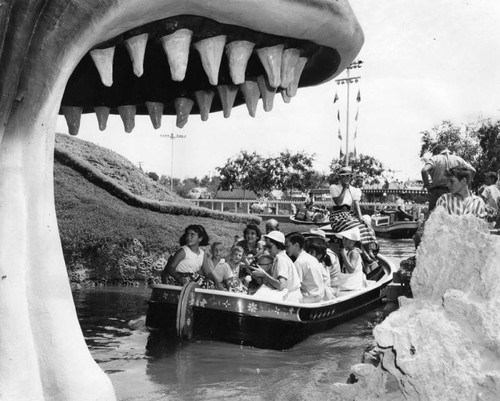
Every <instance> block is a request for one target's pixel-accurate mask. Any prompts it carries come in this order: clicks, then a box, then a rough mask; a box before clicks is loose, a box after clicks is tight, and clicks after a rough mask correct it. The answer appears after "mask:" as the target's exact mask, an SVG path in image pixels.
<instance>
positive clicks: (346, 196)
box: [330, 167, 377, 264]
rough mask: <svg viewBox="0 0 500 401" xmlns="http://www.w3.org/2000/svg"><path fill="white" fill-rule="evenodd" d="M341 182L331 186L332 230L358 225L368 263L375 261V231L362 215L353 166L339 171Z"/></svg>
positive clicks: (359, 192) (338, 231)
mask: <svg viewBox="0 0 500 401" xmlns="http://www.w3.org/2000/svg"><path fill="white" fill-rule="evenodd" d="M337 175H338V177H339V179H340V183H339V184H332V185H331V186H330V196H331V197H332V200H333V208H332V212H331V213H330V224H331V226H332V231H333V232H335V233H340V232H342V231H346V230H349V229H351V228H354V227H357V228H358V229H359V232H360V236H361V238H360V242H361V247H362V250H363V251H364V253H365V257H366V259H367V262H368V263H370V264H371V263H373V262H375V256H374V255H373V253H372V251H371V244H376V243H377V239H376V238H375V232H374V231H373V229H372V228H371V227H369V226H368V225H367V224H366V223H365V222H364V221H363V220H362V216H361V208H360V207H359V202H360V200H361V190H360V189H359V188H356V187H353V186H352V185H351V180H352V176H353V173H352V169H351V167H342V168H340V169H339V171H338V173H337Z"/></svg>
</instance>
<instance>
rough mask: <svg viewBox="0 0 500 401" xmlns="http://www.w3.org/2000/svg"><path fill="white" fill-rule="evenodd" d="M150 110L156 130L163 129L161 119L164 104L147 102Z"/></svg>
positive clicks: (150, 116)
mask: <svg viewBox="0 0 500 401" xmlns="http://www.w3.org/2000/svg"><path fill="white" fill-rule="evenodd" d="M146 107H147V108H148V113H149V118H151V123H152V124H153V127H154V129H158V128H160V127H161V117H162V115H163V103H160V102H146Z"/></svg>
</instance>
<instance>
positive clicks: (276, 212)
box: [274, 201, 280, 216]
mask: <svg viewBox="0 0 500 401" xmlns="http://www.w3.org/2000/svg"><path fill="white" fill-rule="evenodd" d="M279 208H280V204H279V203H278V201H276V210H275V212H274V214H275V215H276V216H277V215H278V214H279Z"/></svg>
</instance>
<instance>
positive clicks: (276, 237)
mask: <svg viewBox="0 0 500 401" xmlns="http://www.w3.org/2000/svg"><path fill="white" fill-rule="evenodd" d="M263 237H265V238H269V239H272V240H273V241H276V242H279V243H280V244H285V234H283V233H282V232H281V231H271V232H270V233H269V234H264V235H263Z"/></svg>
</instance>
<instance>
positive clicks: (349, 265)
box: [335, 227, 366, 291]
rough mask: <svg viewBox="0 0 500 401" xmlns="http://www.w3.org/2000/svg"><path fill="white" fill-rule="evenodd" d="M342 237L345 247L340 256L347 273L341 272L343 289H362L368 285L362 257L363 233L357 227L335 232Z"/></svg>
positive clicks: (341, 287) (341, 286) (340, 286)
mask: <svg viewBox="0 0 500 401" xmlns="http://www.w3.org/2000/svg"><path fill="white" fill-rule="evenodd" d="M335 235H336V236H337V237H338V238H342V245H343V248H341V250H340V257H341V259H342V262H343V267H344V269H345V271H346V273H340V285H339V288H340V289H341V290H344V291H346V290H361V289H363V288H365V287H366V276H365V273H364V272H363V261H362V259H361V249H360V248H359V246H360V239H361V234H360V232H359V229H358V228H357V227H353V228H351V229H349V230H346V231H342V232H340V233H336V234H335Z"/></svg>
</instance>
